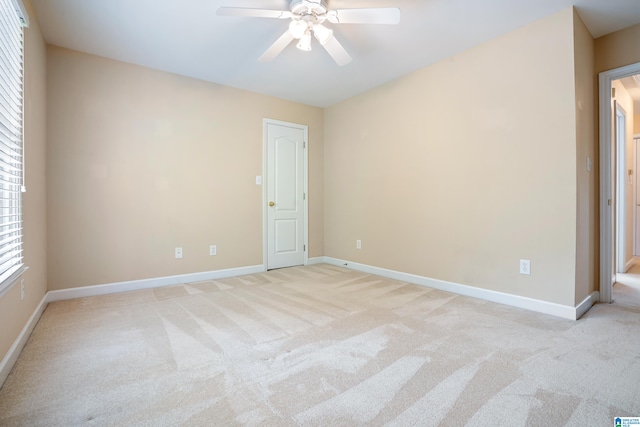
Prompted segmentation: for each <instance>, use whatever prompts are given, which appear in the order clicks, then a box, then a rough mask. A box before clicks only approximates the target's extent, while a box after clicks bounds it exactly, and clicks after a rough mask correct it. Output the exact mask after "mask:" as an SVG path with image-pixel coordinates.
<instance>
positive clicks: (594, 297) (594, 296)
mask: <svg viewBox="0 0 640 427" xmlns="http://www.w3.org/2000/svg"><path fill="white" fill-rule="evenodd" d="M598 301H600V292H598V291H595V292H591V294H590V295H589V296H588V297H586V298H585V299H584V301H582V302H581V303H580V304H578V305H577V306H576V320H578V319H579V318H581V317H582V315H583V314H585V313H586V312H587V311H588V310H589V309H590V308H591V307H592V306H593V305H594V304H595V303H597V302H598Z"/></svg>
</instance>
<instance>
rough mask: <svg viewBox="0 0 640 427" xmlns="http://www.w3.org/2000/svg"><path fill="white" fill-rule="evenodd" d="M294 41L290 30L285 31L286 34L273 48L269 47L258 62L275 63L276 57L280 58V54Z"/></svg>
mask: <svg viewBox="0 0 640 427" xmlns="http://www.w3.org/2000/svg"><path fill="white" fill-rule="evenodd" d="M292 40H293V36H292V35H291V33H290V32H289V30H287V31H285V32H284V34H282V35H281V36H280V37H279V38H278V40H276V41H275V42H273V44H272V45H271V46H269V49H267V50H266V51H265V52H264V53H263V54H262V55H261V56H260V58H258V61H260V62H269V61H273V60H274V59H275V57H276V56H278V55H279V54H280V52H282V51H283V50H284V48H285V47H287V46H288V45H289V43H291V41H292Z"/></svg>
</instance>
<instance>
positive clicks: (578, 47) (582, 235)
mask: <svg viewBox="0 0 640 427" xmlns="http://www.w3.org/2000/svg"><path fill="white" fill-rule="evenodd" d="M573 29H574V51H575V54H574V61H575V63H574V69H575V87H576V97H575V110H576V165H577V167H576V172H577V189H576V190H577V193H576V197H577V209H576V215H577V218H576V222H577V230H576V239H577V240H576V295H575V301H574V303H575V304H580V303H581V302H582V301H584V299H585V298H587V297H588V296H589V295H590V294H591V293H592V292H594V291H596V290H597V289H598V282H597V280H598V279H597V278H598V275H599V263H598V254H599V252H598V245H599V236H598V233H597V226H598V218H599V217H598V179H597V177H598V173H597V144H596V127H595V124H594V116H595V111H596V105H597V101H596V96H597V95H596V94H597V80H596V78H595V51H594V49H595V48H594V40H593V37H592V36H591V33H590V32H589V30H588V29H587V27H586V26H585V25H584V22H583V21H582V19H581V18H580V15H579V14H578V13H577V12H576V10H575V9H574V12H573ZM589 165H590V166H591V170H590V171H589V170H588V166H589Z"/></svg>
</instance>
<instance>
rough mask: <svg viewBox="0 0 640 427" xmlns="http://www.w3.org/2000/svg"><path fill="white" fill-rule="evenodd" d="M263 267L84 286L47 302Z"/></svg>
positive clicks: (256, 270) (50, 297)
mask: <svg viewBox="0 0 640 427" xmlns="http://www.w3.org/2000/svg"><path fill="white" fill-rule="evenodd" d="M264 271H265V270H264V267H263V266H262V265H252V266H249V267H238V268H228V269H225V270H214V271H205V272H202V273H190V274H181V275H177V276H168V277H156V278H153V279H142V280H130V281H127V282H117V283H108V284H104V285H93V286H83V287H79V288H70V289H60V290H57V291H49V292H48V293H47V302H53V301H61V300H67V299H74V298H84V297H93V296H98V295H107V294H115V293H119V292H130V291H139V290H142V289H151V288H160V287H163V286H172V285H181V284H183V283H192V282H202V281H204V280H216V279H224V278H227V277H234V276H244V275H247V274H256V273H262V272H264Z"/></svg>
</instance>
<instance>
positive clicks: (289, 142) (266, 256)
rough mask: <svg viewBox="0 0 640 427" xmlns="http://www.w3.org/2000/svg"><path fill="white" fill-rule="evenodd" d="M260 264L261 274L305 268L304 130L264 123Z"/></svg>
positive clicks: (302, 127) (292, 124) (305, 139)
mask: <svg viewBox="0 0 640 427" xmlns="http://www.w3.org/2000/svg"><path fill="white" fill-rule="evenodd" d="M263 125H264V129H263V134H264V149H263V158H264V165H263V176H264V177H265V182H264V183H263V242H264V244H263V263H264V267H265V270H272V269H275V268H284V267H294V266H298V265H306V264H307V262H308V256H307V246H308V242H307V236H308V200H307V199H308V197H307V193H308V183H307V181H308V179H307V175H308V173H307V170H308V154H307V153H308V149H307V141H308V128H307V126H304V125H299V124H295V123H287V122H281V121H278V120H272V119H264V121H263Z"/></svg>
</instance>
